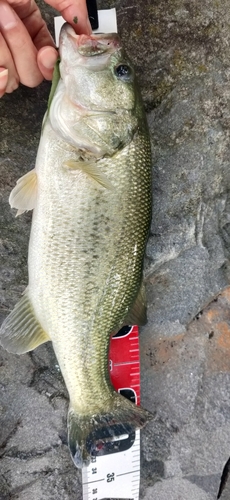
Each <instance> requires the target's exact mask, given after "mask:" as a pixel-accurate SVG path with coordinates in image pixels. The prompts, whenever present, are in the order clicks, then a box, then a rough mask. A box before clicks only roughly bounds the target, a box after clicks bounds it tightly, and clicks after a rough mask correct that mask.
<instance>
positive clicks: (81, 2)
mask: <svg viewBox="0 0 230 500" xmlns="http://www.w3.org/2000/svg"><path fill="white" fill-rule="evenodd" d="M45 1H46V3H48V4H49V5H51V7H54V8H55V9H56V10H58V11H59V12H60V14H61V15H62V17H64V19H65V20H66V21H67V22H68V23H69V24H71V25H72V26H73V28H74V29H75V31H76V32H77V33H78V34H79V35H81V34H85V35H90V34H91V33H92V28H91V24H90V22H89V18H88V11H87V7H86V0H45Z"/></svg>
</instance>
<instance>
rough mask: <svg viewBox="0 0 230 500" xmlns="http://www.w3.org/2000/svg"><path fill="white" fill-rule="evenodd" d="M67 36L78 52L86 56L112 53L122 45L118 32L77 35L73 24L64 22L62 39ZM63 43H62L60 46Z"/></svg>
mask: <svg viewBox="0 0 230 500" xmlns="http://www.w3.org/2000/svg"><path fill="white" fill-rule="evenodd" d="M65 36H67V38H68V39H69V40H70V41H71V42H72V43H73V45H74V48H77V51H78V53H79V54H80V55H82V56H85V57H93V56H99V55H101V54H105V53H107V54H112V53H113V52H115V51H116V50H118V49H119V48H120V47H121V46H120V39H119V36H118V35H117V34H116V33H112V34H106V33H100V34H97V35H95V34H92V35H77V33H75V31H74V29H73V28H72V26H70V25H69V24H64V26H63V27H62V31H61V40H62V39H63V37H65ZM61 45H62V43H60V47H61Z"/></svg>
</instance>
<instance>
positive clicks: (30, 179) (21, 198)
mask: <svg viewBox="0 0 230 500" xmlns="http://www.w3.org/2000/svg"><path fill="white" fill-rule="evenodd" d="M36 199H37V174H36V172H35V169H33V170H31V171H30V172H28V173H27V174H25V175H23V177H20V179H18V181H17V184H16V186H15V187H14V189H12V191H11V193H10V197H9V203H10V206H11V208H17V209H18V211H17V214H16V217H17V215H21V214H23V212H26V211H27V210H33V208H34V207H35V205H36Z"/></svg>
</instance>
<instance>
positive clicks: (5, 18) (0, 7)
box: [0, 2, 17, 30]
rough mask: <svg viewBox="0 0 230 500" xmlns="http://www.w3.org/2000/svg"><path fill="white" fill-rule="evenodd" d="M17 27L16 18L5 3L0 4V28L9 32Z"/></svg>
mask: <svg viewBox="0 0 230 500" xmlns="http://www.w3.org/2000/svg"><path fill="white" fill-rule="evenodd" d="M16 25H17V16H16V14H15V13H14V11H13V10H12V9H11V7H10V6H9V5H8V4H7V3H1V2H0V26H1V28H2V29H5V30H9V29H11V28H14V27H15V26H16Z"/></svg>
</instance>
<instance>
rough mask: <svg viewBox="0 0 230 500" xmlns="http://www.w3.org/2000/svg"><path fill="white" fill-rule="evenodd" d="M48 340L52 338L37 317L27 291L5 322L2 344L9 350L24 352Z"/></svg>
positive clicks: (15, 352)
mask: <svg viewBox="0 0 230 500" xmlns="http://www.w3.org/2000/svg"><path fill="white" fill-rule="evenodd" d="M48 340H50V338H49V336H48V335H47V334H46V333H45V332H44V331H43V329H42V327H41V325H40V324H39V322H38V320H37V319H36V317H35V314H34V311H33V307H32V304H31V302H30V299H29V297H28V295H27V292H26V293H25V294H24V295H23V296H22V298H21V299H20V300H19V302H18V303H17V304H16V306H15V308H14V309H13V311H11V313H10V314H9V316H7V318H6V319H5V321H4V322H3V324H2V326H1V329H0V344H1V345H2V347H4V349H6V350H7V351H9V352H12V353H14V354H23V353H25V352H27V351H32V350H33V349H35V347H38V346H39V345H40V344H43V343H44V342H47V341H48Z"/></svg>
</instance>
